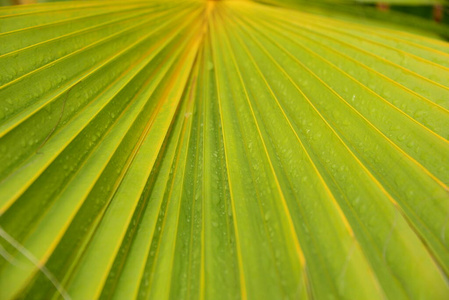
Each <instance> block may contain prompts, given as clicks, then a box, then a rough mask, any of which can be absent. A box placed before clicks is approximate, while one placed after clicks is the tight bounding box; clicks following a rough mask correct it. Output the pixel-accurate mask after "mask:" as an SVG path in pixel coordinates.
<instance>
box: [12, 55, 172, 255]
mask: <svg viewBox="0 0 449 300" xmlns="http://www.w3.org/2000/svg"><path fill="white" fill-rule="evenodd" d="M156 53H157V52H154V54H153V55H155V54H156ZM153 55H152V56H150V57H149V59H147V60H146V62H145V61H144V64H143V65H142V66H140V70H142V67H145V66H147V65H148V63H149V62H151V58H152V57H153ZM174 57H176V56H174ZM168 66H170V64H168ZM137 71H139V70H137ZM131 74H132V73H131ZM163 74H164V73H162V75H163ZM155 82H156V84H157V82H158V81H157V80H156V81H155ZM109 114H110V113H109ZM65 152H67V151H65ZM107 152H108V151H107V150H106V149H103V152H101V153H103V155H104V153H107ZM84 164H86V163H84ZM60 167H61V165H60V164H59V165H56V169H55V168H54V170H55V171H56V172H57V171H58V170H59V168H60ZM78 168H80V167H78ZM47 173H48V172H47ZM86 175H87V174H86ZM47 176H48V177H50V175H47ZM79 176H80V175H78V177H79ZM39 184H42V183H39ZM39 184H38V185H37V186H39ZM31 190H32V188H31ZM72 190H78V191H79V187H76V186H74V187H73V188H72ZM46 192H47V193H49V192H50V191H48V190H47V191H46ZM64 193H65V194H67V195H70V194H71V193H70V191H64ZM53 197H54V198H56V197H57V195H53ZM66 201H68V199H66V200H64V202H62V201H59V203H60V205H66V204H67V202H66ZM53 211H55V212H54V213H53V214H54V216H55V218H54V219H53V220H54V222H55V221H56V222H61V221H65V218H61V216H62V215H63V212H62V211H58V210H56V208H53ZM68 211H71V210H68ZM8 213H9V212H8ZM10 214H11V213H10ZM12 214H14V213H12ZM40 214H41V215H43V212H42V210H41V212H40ZM7 218H8V214H7V215H6V216H5V219H7ZM32 220H33V222H37V218H36V216H34V217H33V218H32ZM45 220H46V221H47V222H48V221H50V220H51V217H50V216H47V217H46V219H45ZM23 221H24V222H26V218H24V219H23ZM5 224H6V221H5ZM44 226H45V227H44V228H50V229H51V228H58V226H56V227H55V226H52V225H48V224H46V225H44ZM30 227H31V226H27V229H28V234H30V232H31V228H30ZM10 230H11V229H10ZM47 231H48V230H47ZM16 234H17V233H16ZM36 236H37V239H36V237H35V240H36V242H37V244H35V245H36V246H37V247H38V248H42V245H43V238H42V236H47V237H48V236H49V233H48V232H46V233H44V232H43V233H41V234H39V235H36ZM26 245H27V246H28V247H29V249H34V248H36V247H33V246H31V244H26Z"/></svg>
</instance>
